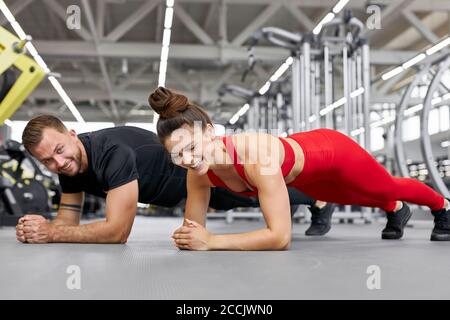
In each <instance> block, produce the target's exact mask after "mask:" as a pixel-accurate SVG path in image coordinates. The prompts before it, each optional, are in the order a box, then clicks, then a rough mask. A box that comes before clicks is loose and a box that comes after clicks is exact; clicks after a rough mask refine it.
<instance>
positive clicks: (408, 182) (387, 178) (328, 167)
mask: <svg viewBox="0 0 450 320" xmlns="http://www.w3.org/2000/svg"><path fill="white" fill-rule="evenodd" d="M289 138H292V139H293V140H295V141H296V142H297V143H298V144H299V145H300V146H301V148H302V149H303V153H304V155H305V165H304V168H303V171H302V172H301V173H300V174H299V175H298V176H297V177H296V178H295V180H294V181H293V182H292V183H290V184H289V186H293V187H296V188H298V189H300V190H301V191H303V192H304V193H306V194H307V195H309V196H311V197H313V198H315V199H320V200H322V201H327V202H334V203H339V204H343V205H346V204H356V205H361V206H366V207H378V208H381V209H383V210H386V211H394V209H395V207H396V201H397V200H403V201H407V202H412V203H415V204H419V205H424V206H427V207H429V208H430V209H431V210H440V209H442V208H443V207H444V197H443V196H441V195H440V194H439V193H437V192H436V191H434V190H433V189H431V188H430V187H428V186H427V185H425V184H423V183H421V182H419V181H417V180H415V179H411V178H398V177H393V176H391V175H390V174H389V172H387V171H386V169H385V168H384V167H383V166H382V165H380V164H379V163H378V162H377V161H376V160H375V159H374V158H373V157H372V156H371V155H370V154H369V153H368V152H367V151H366V150H364V149H363V148H361V147H360V146H359V145H358V144H357V143H356V142H355V141H353V140H352V139H351V138H349V137H347V136H346V135H344V134H342V133H340V132H338V131H334V130H329V129H318V130H313V131H308V132H301V133H295V134H293V135H291V136H289Z"/></svg>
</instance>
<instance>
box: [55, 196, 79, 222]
mask: <svg viewBox="0 0 450 320" xmlns="http://www.w3.org/2000/svg"><path fill="white" fill-rule="evenodd" d="M83 202H84V194H83V192H80V193H63V194H62V195H61V201H60V203H59V209H58V214H57V216H56V218H55V219H53V221H52V224H53V225H66V226H77V225H79V224H80V218H81V210H82V208H83Z"/></svg>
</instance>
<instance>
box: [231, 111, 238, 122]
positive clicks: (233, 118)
mask: <svg viewBox="0 0 450 320" xmlns="http://www.w3.org/2000/svg"><path fill="white" fill-rule="evenodd" d="M238 120H239V115H238V114H237V113H236V114H235V115H234V116H233V117H232V118H231V119H230V124H235V123H236V122H237V121H238Z"/></svg>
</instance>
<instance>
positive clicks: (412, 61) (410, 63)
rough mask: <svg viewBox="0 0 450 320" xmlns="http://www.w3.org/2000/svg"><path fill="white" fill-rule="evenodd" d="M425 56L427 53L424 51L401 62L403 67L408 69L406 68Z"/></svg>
mask: <svg viewBox="0 0 450 320" xmlns="http://www.w3.org/2000/svg"><path fill="white" fill-rule="evenodd" d="M426 56H427V55H426V54H425V53H421V54H418V55H417V56H415V57H414V58H412V59H411V60H408V61H406V62H405V63H404V64H402V67H403V69H408V68H410V67H412V66H413V65H415V64H417V63H419V62H420V61H422V60H423V59H425V58H426Z"/></svg>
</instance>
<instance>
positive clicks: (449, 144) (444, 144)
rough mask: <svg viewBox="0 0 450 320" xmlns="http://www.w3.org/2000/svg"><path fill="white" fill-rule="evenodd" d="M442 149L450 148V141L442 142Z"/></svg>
mask: <svg viewBox="0 0 450 320" xmlns="http://www.w3.org/2000/svg"><path fill="white" fill-rule="evenodd" d="M441 147H442V148H447V147H450V140H446V141H442V142H441Z"/></svg>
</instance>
